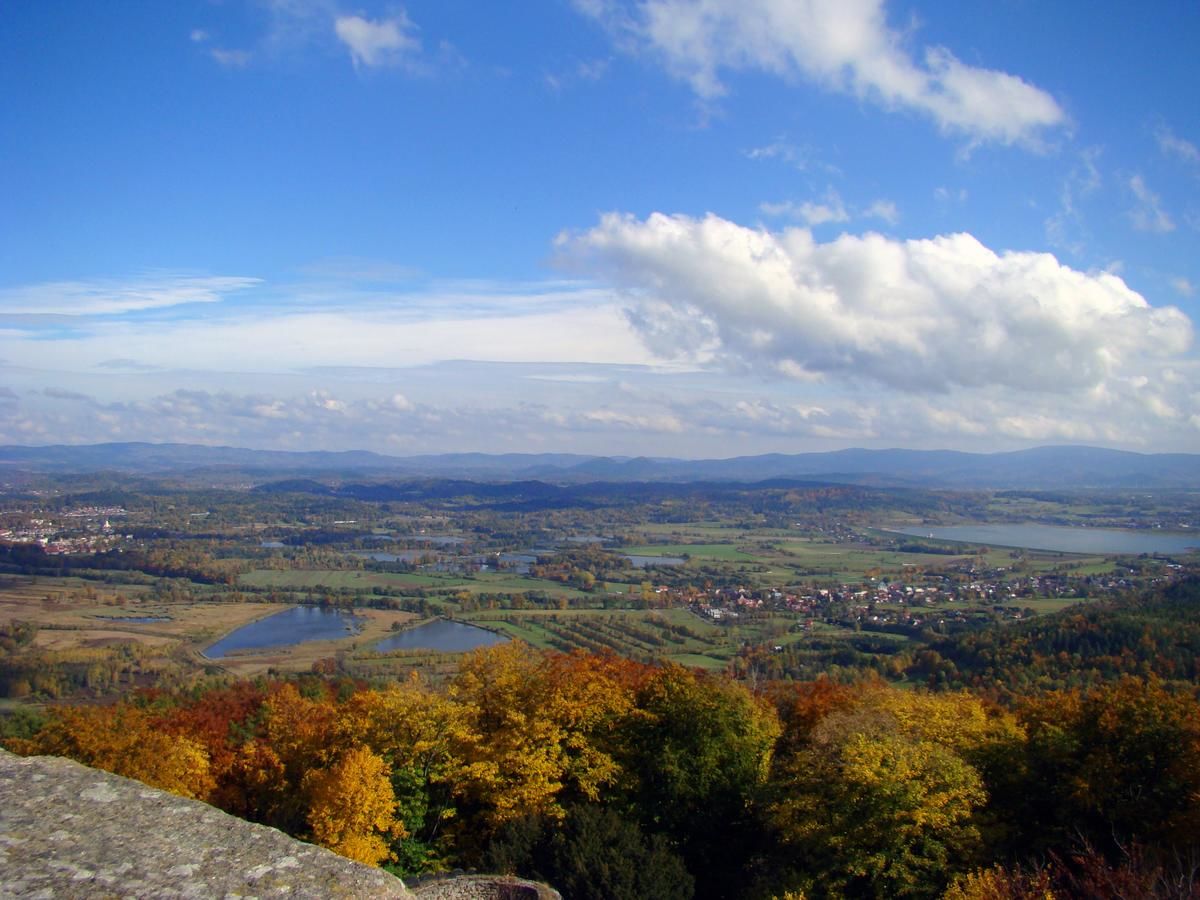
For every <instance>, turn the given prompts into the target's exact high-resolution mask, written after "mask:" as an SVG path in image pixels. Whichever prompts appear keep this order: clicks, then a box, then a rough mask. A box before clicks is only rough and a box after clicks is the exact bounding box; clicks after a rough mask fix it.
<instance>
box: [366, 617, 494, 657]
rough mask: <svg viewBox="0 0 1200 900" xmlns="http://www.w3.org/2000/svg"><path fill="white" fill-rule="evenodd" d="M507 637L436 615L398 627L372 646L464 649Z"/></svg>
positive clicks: (470, 648)
mask: <svg viewBox="0 0 1200 900" xmlns="http://www.w3.org/2000/svg"><path fill="white" fill-rule="evenodd" d="M507 641H508V638H506V637H504V636H503V635H499V634H496V633H495V632H494V631H488V630H487V629H486V628H477V627H476V626H474V625H467V624H465V623H463V622H451V621H449V620H447V619H435V620H434V621H432V622H426V623H425V624H424V625H418V626H417V627H416V628H410V629H408V630H407V631H401V632H399V633H398V634H394V635H392V636H391V637H390V638H386V639H385V640H382V641H380V642H379V643H378V644H376V645H375V649H376V650H379V651H381V652H383V651H387V650H435V651H437V652H440V653H464V652H466V651H467V650H474V649H476V648H478V647H491V646H493V645H495V644H503V643H506V642H507Z"/></svg>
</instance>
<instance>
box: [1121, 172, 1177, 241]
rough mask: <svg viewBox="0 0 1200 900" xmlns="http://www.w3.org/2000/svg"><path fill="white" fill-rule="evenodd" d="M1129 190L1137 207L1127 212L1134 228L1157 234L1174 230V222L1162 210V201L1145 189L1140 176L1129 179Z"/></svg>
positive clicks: (1145, 186) (1152, 192) (1148, 189)
mask: <svg viewBox="0 0 1200 900" xmlns="http://www.w3.org/2000/svg"><path fill="white" fill-rule="evenodd" d="M1129 190H1130V192H1131V193H1132V194H1133V196H1134V199H1135V200H1136V201H1137V205H1136V206H1134V207H1133V209H1131V210H1130V211H1129V219H1130V221H1132V222H1133V227H1134V228H1136V229H1137V230H1138V231H1150V232H1155V233H1158V234H1163V233H1165V232H1168V231H1174V230H1175V222H1174V220H1173V219H1172V218H1171V217H1170V215H1168V213H1167V211H1166V210H1165V209H1163V206H1162V199H1161V198H1160V197H1159V196H1158V194H1156V193H1154V191H1152V190H1150V188H1149V187H1147V185H1146V182H1145V180H1144V179H1143V178H1142V176H1141V175H1133V176H1132V177H1130V179H1129Z"/></svg>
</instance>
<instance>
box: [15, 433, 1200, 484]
mask: <svg viewBox="0 0 1200 900" xmlns="http://www.w3.org/2000/svg"><path fill="white" fill-rule="evenodd" d="M4 470H8V471H10V472H16V471H26V472H54V473H71V472H97V471H123V472H137V473H140V474H148V473H175V474H180V473H202V472H208V473H212V472H213V471H216V470H221V471H224V472H231V471H236V472H241V473H246V474H247V475H248V476H252V477H253V478H255V480H265V478H266V477H268V476H270V475H271V474H272V473H273V474H274V475H275V476H277V477H283V475H284V474H285V473H290V474H292V475H293V476H294V477H299V476H301V475H306V476H311V475H314V474H317V473H320V474H324V475H331V474H339V475H342V476H347V475H350V474H351V473H360V474H361V473H371V474H372V475H373V476H376V477H377V476H378V475H380V474H386V475H387V476H389V477H392V478H400V477H404V478H412V477H437V478H463V479H469V480H473V481H515V480H539V481H546V482H554V483H559V484H562V483H580V482H596V481H619V482H631V481H637V482H650V481H653V482H662V481H703V480H710V481H742V482H747V481H762V480H763V479H770V478H787V479H802V480H803V479H807V480H820V481H834V482H842V483H851V484H875V485H886V486H904V485H908V486H913V487H946V488H956V487H957V488H997V489H1002V488H1085V487H1087V488H1155V487H1158V488H1180V487H1200V455H1197V454H1187V453H1159V454H1145V453H1130V452H1125V451H1120V450H1108V449H1103V448H1097V447H1036V448H1033V449H1029V450H1019V451H1014V452H1007V453H962V452H957V451H949V450H900V449H891V450H864V449H847V450H837V451H832V452H824V453H797V454H781V453H771V454H763V455H753V456H740V457H733V458H729V459H671V458H648V457H636V458H630V457H620V456H589V455H579V454H569V453H537V454H527V453H509V454H486V453H449V454H434V455H426V456H409V457H394V456H384V455H381V454H377V453H372V452H369V451H365V450H362V451H360V450H356V451H345V452H326V451H313V452H303V453H301V452H286V451H278V450H249V449H243V448H237V447H209V446H201V445H196V444H148V443H110V444H92V445H79V446H64V445H57V446H47V447H26V446H5V447H0V472H3V471H4Z"/></svg>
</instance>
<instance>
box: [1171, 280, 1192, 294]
mask: <svg viewBox="0 0 1200 900" xmlns="http://www.w3.org/2000/svg"><path fill="white" fill-rule="evenodd" d="M1171 287H1172V288H1174V290H1175V293H1177V294H1178V295H1179V296H1180V297H1192V296H1194V295H1195V293H1196V286H1195V285H1194V284H1192V283H1191V282H1190V281H1188V279H1186V278H1172V279H1171Z"/></svg>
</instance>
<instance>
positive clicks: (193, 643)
mask: <svg viewBox="0 0 1200 900" xmlns="http://www.w3.org/2000/svg"><path fill="white" fill-rule="evenodd" d="M119 598H120V599H119ZM286 608H287V607H285V606H282V605H277V604H268V603H225V602H220V601H215V600H214V601H205V600H191V601H186V602H175V603H169V602H162V601H160V600H156V599H155V598H154V596H153V594H152V593H151V592H150V590H149V589H148V588H144V587H138V586H133V587H130V586H127V585H122V586H120V588H119V589H114V588H111V587H109V586H98V585H95V584H94V583H89V582H86V581H82V580H80V579H74V578H39V579H36V580H35V579H30V578H17V577H8V578H5V579H3V580H2V581H0V625H7V624H10V623H12V622H31V623H33V624H35V625H37V627H38V633H37V636H36V637H35V638H34V640H33V645H32V646H33V648H34V649H37V650H50V651H56V652H61V651H75V650H93V649H99V648H103V647H107V646H112V645H115V644H121V643H126V642H130V641H132V642H135V643H137V644H140V645H142V646H144V647H147V648H154V649H155V650H161V651H163V652H164V653H169V652H170V651H171V650H172V649H174V648H181V649H182V650H183V651H184V652H185V654H186V657H187V658H188V659H190V660H191V661H192V662H193V663H194V664H195V665H196V666H197V667H198V668H199V667H212V666H216V667H219V668H221V669H224V670H226V671H228V672H229V673H231V674H233V675H237V676H239V677H253V676H255V675H259V674H263V673H265V672H266V671H267V670H268V669H278V670H283V671H303V670H307V669H309V668H311V666H312V664H313V662H315V661H316V660H318V659H322V658H325V657H330V656H334V655H336V654H338V653H343V652H347V651H353V650H354V649H357V648H359V647H364V648H365V647H369V646H370V645H371V644H373V643H375V642H376V641H379V640H382V639H383V638H384V637H386V636H387V635H388V634H390V633H391V628H392V624H393V623H394V622H407V621H409V620H411V619H413V618H414V615H413V614H412V613H406V612H400V611H392V610H372V609H363V610H357V611H356V613H355V614H356V615H358V616H361V617H362V618H363V619H365V620H366V621H365V624H364V627H363V630H362V631H361V632H360V633H359V634H356V635H350V636H347V637H345V638H339V639H337V640H330V641H315V642H312V643H307V644H300V645H294V646H290V647H277V648H271V649H269V650H262V651H248V652H245V653H240V654H238V655H236V656H231V657H226V658H223V659H220V660H209V659H207V658H206V657H204V656H203V653H202V651H203V649H204V648H205V647H207V646H209V645H210V644H212V643H213V642H215V641H217V640H219V639H220V638H221V637H223V636H224V635H226V634H229V633H230V632H231V631H235V630H236V629H238V628H241V627H242V626H243V625H246V624H249V623H250V622H253V621H255V620H257V619H261V618H264V617H266V616H269V615H273V614H274V613H277V612H280V611H281V610H283V609H286ZM149 616H163V617H167V621H163V622H145V623H133V622H130V623H122V622H121V621H119V619H120V618H131V617H149Z"/></svg>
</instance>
